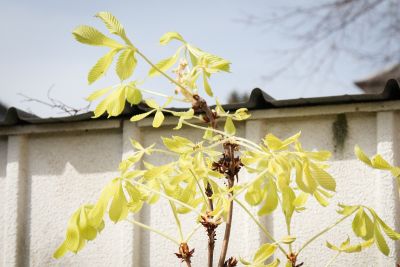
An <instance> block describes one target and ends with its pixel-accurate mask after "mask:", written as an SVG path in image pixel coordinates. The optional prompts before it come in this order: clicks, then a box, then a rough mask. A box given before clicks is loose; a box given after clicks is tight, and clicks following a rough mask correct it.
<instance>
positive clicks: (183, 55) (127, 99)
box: [54, 12, 400, 267]
mask: <svg viewBox="0 0 400 267" xmlns="http://www.w3.org/2000/svg"><path fill="white" fill-rule="evenodd" d="M96 17H97V18H99V19H100V20H101V21H102V22H104V24H105V26H106V28H107V29H108V31H109V32H110V34H113V35H115V36H116V37H118V38H119V40H116V39H113V38H111V37H109V36H106V35H105V34H103V33H101V32H100V31H98V30H97V29H95V28H93V27H91V26H79V27H77V28H76V29H75V30H74V31H73V36H74V37H75V39H76V40H77V41H78V42H80V43H83V44H87V45H92V46H103V47H107V48H109V51H108V52H107V53H106V54H105V55H104V56H103V57H101V58H100V59H99V60H98V61H97V63H96V64H95V65H94V66H93V67H92V69H91V70H90V71H89V74H88V82H89V84H92V83H94V82H95V81H97V80H98V79H99V78H101V77H102V76H103V75H104V74H105V73H106V72H107V71H108V69H109V68H110V65H111V63H112V62H113V60H114V58H116V74H117V75H118V77H119V79H120V80H121V82H120V83H119V84H117V85H114V86H110V87H107V88H104V89H100V90H97V91H95V92H93V93H92V94H91V95H89V97H88V98H87V99H88V101H94V100H99V99H101V98H102V100H101V101H100V102H99V104H98V105H97V107H96V109H95V111H94V118H98V117H100V116H105V115H107V116H108V117H114V116H118V115H120V114H121V113H122V111H123V110H124V107H125V105H126V103H129V104H131V105H137V104H139V103H145V104H146V105H147V111H146V112H144V113H141V114H138V115H135V116H133V117H132V118H131V119H130V120H131V121H132V122H136V121H140V120H142V119H144V118H146V117H150V116H151V117H152V118H153V122H152V126H153V127H154V128H158V127H160V126H161V125H162V124H163V122H164V116H165V115H169V116H172V117H175V118H176V126H175V128H174V129H175V130H178V131H177V132H176V133H177V134H176V135H173V136H171V137H169V138H162V141H163V144H164V146H163V147H156V146H155V145H151V146H148V147H144V146H142V145H141V144H140V143H139V142H137V141H135V140H132V142H131V143H132V146H133V148H134V151H135V152H133V153H132V154H131V155H130V156H129V157H126V158H125V159H124V160H123V161H122V162H121V163H120V165H119V172H120V175H119V176H118V177H114V178H113V179H111V180H110V182H109V183H108V184H107V185H105V187H104V189H103V191H102V192H101V193H100V195H99V198H98V200H97V202H96V203H90V204H85V205H83V206H81V207H79V208H78V209H77V210H76V211H75V212H74V213H73V214H72V216H71V218H70V219H69V222H68V225H67V231H66V235H65V240H64V242H62V243H61V245H60V246H59V247H58V248H57V249H56V251H55V253H54V257H55V258H60V257H62V256H64V254H65V253H67V252H68V251H70V252H74V253H77V252H79V251H80V250H82V249H84V247H85V245H86V243H87V242H88V241H90V240H93V239H95V238H96V236H97V235H98V234H99V233H100V232H101V231H102V230H103V228H104V227H105V222H104V217H105V216H109V218H110V220H111V221H113V222H115V223H117V222H120V221H128V222H129V223H132V224H134V225H136V226H138V227H141V228H143V229H145V230H148V231H152V232H154V233H155V234H158V235H161V236H162V237H164V238H165V239H167V240H169V241H170V242H171V253H174V252H175V255H176V257H177V261H182V262H184V263H185V264H186V265H187V266H191V259H192V257H200V255H196V250H195V248H194V247H192V246H191V240H192V238H193V237H194V236H195V234H196V232H197V230H198V229H199V228H203V229H204V230H205V231H203V233H205V234H207V236H208V243H207V244H204V246H206V247H208V255H207V263H205V262H204V265H205V264H207V266H209V267H211V266H213V264H214V263H216V262H218V267H228V266H237V265H238V264H239V262H241V264H243V265H245V266H253V267H256V266H257V267H261V266H264V267H266V266H269V267H272V266H279V265H280V264H281V263H282V264H286V265H285V266H291V267H299V266H302V265H303V261H302V252H303V250H304V249H305V248H306V247H307V246H308V245H309V244H311V243H312V242H313V241H314V240H316V239H317V238H319V237H321V236H323V235H324V234H325V233H326V232H328V231H329V230H331V229H332V228H334V227H336V226H338V225H340V223H341V222H343V221H344V220H346V219H347V218H349V217H350V218H352V220H353V221H352V229H351V230H352V231H353V232H354V234H355V236H357V237H358V238H359V241H356V242H351V241H350V239H349V238H347V239H345V238H344V239H345V241H344V242H343V243H341V244H338V245H335V244H331V243H330V242H327V243H326V246H327V248H328V249H331V250H335V251H337V254H336V256H335V258H336V257H337V256H339V255H340V254H342V253H356V252H360V251H362V250H364V249H366V248H368V247H371V246H373V245H375V246H376V247H377V248H378V249H379V250H380V251H381V252H382V253H383V254H385V255H388V254H389V248H388V245H387V243H386V240H385V239H386V238H391V239H393V240H399V239H400V234H399V233H397V232H396V231H394V230H393V229H392V228H391V227H390V226H388V225H387V224H386V223H385V222H384V221H383V220H382V219H381V218H380V217H379V215H378V214H377V213H376V212H375V211H374V210H373V209H371V208H369V207H366V206H364V205H361V204H360V205H345V204H339V210H338V218H337V220H336V221H333V222H332V223H331V225H330V226H329V227H327V228H325V229H321V231H320V232H319V233H318V234H317V235H315V236H313V237H311V238H310V239H309V240H298V239H296V234H295V233H293V232H292V231H291V225H292V218H293V216H294V215H295V214H296V216H300V215H298V214H297V213H295V211H296V212H301V211H303V210H304V209H305V205H306V203H307V201H308V200H309V199H310V198H314V199H315V200H316V201H317V202H319V203H320V204H321V207H326V206H327V205H328V204H329V202H328V200H329V198H331V197H332V196H333V195H334V194H335V190H336V182H335V179H334V178H333V177H332V176H331V175H330V174H329V173H328V172H327V168H328V167H329V163H328V162H327V161H328V159H329V157H330V156H331V153H330V152H328V151H307V150H306V149H303V147H302V145H301V143H300V142H299V137H300V133H298V134H296V135H294V136H291V137H289V138H287V139H284V140H282V139H280V138H278V137H276V136H274V135H273V134H271V133H268V134H266V135H265V137H264V138H263V139H262V140H259V141H260V142H253V141H251V140H248V139H245V138H241V137H239V136H236V135H235V132H236V128H235V122H238V121H243V120H246V119H248V118H249V117H250V114H249V113H248V111H247V109H245V108H240V109H238V110H236V111H233V112H228V111H225V110H224V108H223V107H222V106H221V105H220V103H219V102H218V101H217V100H216V106H215V107H211V106H210V105H209V104H208V103H207V101H206V100H205V99H204V98H203V96H204V93H205V94H206V95H208V96H209V97H212V96H213V89H212V87H211V85H210V78H211V76H213V75H215V74H218V73H221V72H229V71H230V62H229V61H227V60H225V59H223V58H221V57H219V56H216V55H213V54H211V53H208V52H205V51H203V50H201V49H200V48H198V47H196V46H195V45H193V44H191V43H189V42H188V41H187V40H185V39H184V38H183V36H181V35H180V34H179V33H177V32H168V33H166V34H164V35H163V36H162V37H161V38H160V44H161V45H168V44H170V43H174V44H178V45H179V46H178V48H177V50H176V52H175V53H174V54H173V55H172V56H170V57H167V58H165V59H162V60H160V61H159V62H158V63H153V61H152V60H150V59H149V58H148V57H147V56H146V55H145V54H144V53H143V52H142V50H141V49H140V48H139V47H136V46H135V44H134V43H132V42H131V41H130V39H129V38H128V37H127V34H126V32H125V29H124V27H123V26H122V25H121V23H120V22H119V21H118V20H117V19H116V18H115V17H114V16H113V15H112V14H110V13H108V12H100V13H98V14H97V15H96ZM139 63H146V64H148V65H149V67H150V69H149V72H148V77H154V76H157V75H160V76H162V77H163V78H165V79H166V81H167V82H169V84H170V85H172V86H171V93H170V94H165V93H164V92H159V91H153V90H147V89H143V88H141V85H140V84H141V82H139V81H138V80H131V79H130V78H131V77H132V75H133V73H134V71H135V68H136V65H137V64H139ZM151 96H157V97H158V99H160V97H164V98H165V102H163V103H157V101H156V100H154V99H152V98H151ZM174 102H183V103H185V104H186V105H187V109H185V110H182V111H176V109H170V108H169V106H170V105H171V103H174ZM222 125H223V127H222ZM218 126H219V127H218ZM182 127H193V128H194V129H196V130H198V131H200V132H202V133H203V138H202V141H200V142H194V141H192V140H190V139H187V138H184V137H181V136H179V135H178V134H179V129H181V128H182ZM156 153H161V154H165V155H168V158H170V159H171V161H170V162H169V163H167V164H162V165H160V164H157V163H151V162H144V161H142V157H143V156H144V155H147V156H149V159H151V156H152V155H154V154H156ZM355 153H356V155H357V157H358V158H359V159H360V160H361V161H362V162H364V163H365V164H367V165H369V166H371V167H373V168H378V169H384V170H388V171H391V172H392V174H393V176H395V177H396V179H397V180H399V179H400V168H398V167H394V166H391V165H390V164H389V163H387V162H386V161H385V160H384V159H383V158H382V157H381V156H379V155H376V156H374V157H372V158H369V157H368V156H366V155H365V153H364V152H363V151H362V150H361V149H360V148H359V147H358V146H356V148H355ZM243 169H245V170H246V171H247V172H248V173H249V174H251V175H252V178H251V179H250V180H249V181H247V182H244V181H242V179H241V178H240V174H241V171H242V170H243ZM240 195H244V200H240V199H243V198H239V196H240ZM160 198H163V199H165V200H166V201H167V202H168V203H169V206H170V208H171V213H172V214H173V218H174V223H175V224H176V230H177V231H176V232H177V235H176V236H170V235H169V234H166V233H164V232H163V231H162V230H159V229H155V228H153V227H151V226H150V225H146V224H144V223H142V222H140V221H136V220H134V219H130V218H131V217H132V216H129V217H128V214H130V213H131V214H134V213H138V212H140V210H141V209H142V207H143V206H144V205H157V203H158V202H159V200H160ZM250 207H256V209H254V208H252V209H250ZM234 209H243V210H244V211H245V214H246V215H247V216H248V218H249V220H252V221H254V226H255V227H258V228H260V230H261V231H260V232H261V233H262V234H263V235H265V237H266V240H268V243H265V244H263V245H261V246H260V247H259V248H258V250H257V251H254V256H253V258H249V259H242V258H240V259H238V258H237V255H228V247H229V240H230V236H231V234H234V233H232V232H231V225H232V218H233V212H234ZM251 210H252V211H254V210H257V214H253V213H252V211H251ZM273 212H282V213H283V215H284V218H285V222H286V226H287V236H285V237H280V238H277V237H274V236H273V235H272V234H271V233H270V232H269V230H268V228H267V227H266V226H265V225H263V223H262V222H261V221H260V220H259V218H260V217H262V216H267V215H269V214H271V213H273ZM188 215H189V216H192V218H193V220H192V230H191V231H189V232H184V231H183V229H182V228H183V227H182V222H181V218H182V216H188ZM184 228H185V229H188V227H184ZM218 228H222V229H223V235H222V236H221V237H220V239H221V240H222V246H221V247H218V248H217V247H215V240H216V236H217V230H218ZM349 231H350V229H349ZM197 234H198V233H197ZM221 234H222V232H221ZM294 242H301V243H300V244H302V245H299V246H298V247H300V249H298V250H297V251H296V250H294V249H293V246H292V245H293V243H294ZM204 258H206V257H204ZM335 258H334V259H335ZM334 259H331V260H329V259H328V260H326V262H323V263H324V264H326V266H328V265H330V264H331V263H332V262H333V260H334ZM204 265H203V266H204Z"/></svg>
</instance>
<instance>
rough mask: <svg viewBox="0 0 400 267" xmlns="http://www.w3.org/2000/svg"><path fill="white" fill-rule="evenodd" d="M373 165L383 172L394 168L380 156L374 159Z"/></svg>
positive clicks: (372, 160)
mask: <svg viewBox="0 0 400 267" xmlns="http://www.w3.org/2000/svg"><path fill="white" fill-rule="evenodd" d="M371 164H372V166H373V167H374V168H377V169H381V170H390V169H392V168H393V166H392V165H390V164H389V163H388V162H387V161H386V160H384V159H383V158H382V156H381V155H379V154H378V155H375V156H373V157H372V159H371Z"/></svg>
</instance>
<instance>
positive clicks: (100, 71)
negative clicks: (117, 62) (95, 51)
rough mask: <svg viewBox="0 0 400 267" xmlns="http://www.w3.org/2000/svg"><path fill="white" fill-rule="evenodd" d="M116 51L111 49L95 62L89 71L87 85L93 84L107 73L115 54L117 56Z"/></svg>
mask: <svg viewBox="0 0 400 267" xmlns="http://www.w3.org/2000/svg"><path fill="white" fill-rule="evenodd" d="M118 51H119V49H112V50H110V51H109V52H108V53H107V54H105V55H104V56H103V57H102V58H100V59H99V60H98V61H97V63H96V64H95V65H94V66H93V67H92V69H91V70H90V71H89V74H88V78H87V79H88V82H89V84H92V83H94V82H95V81H97V80H98V79H99V78H100V77H101V76H103V75H104V74H105V73H106V72H107V70H108V69H109V67H110V65H111V63H112V61H113V59H114V56H115V54H117V53H118Z"/></svg>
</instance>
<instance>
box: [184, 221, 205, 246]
mask: <svg viewBox="0 0 400 267" xmlns="http://www.w3.org/2000/svg"><path fill="white" fill-rule="evenodd" d="M200 226H201V224H200V223H199V224H198V225H196V227H195V228H193V230H192V231H191V232H190V233H189V234H188V235H187V237H186V238H185V240H184V242H186V243H188V242H189V240H190V239H191V238H192V236H193V235H194V234H195V233H196V232H197V230H198V229H199V228H200Z"/></svg>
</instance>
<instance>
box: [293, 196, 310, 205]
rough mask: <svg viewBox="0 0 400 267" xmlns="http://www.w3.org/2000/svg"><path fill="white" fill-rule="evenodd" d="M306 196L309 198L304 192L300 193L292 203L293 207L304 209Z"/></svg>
mask: <svg viewBox="0 0 400 267" xmlns="http://www.w3.org/2000/svg"><path fill="white" fill-rule="evenodd" d="M308 196H309V194H307V193H304V192H300V193H299V194H298V195H297V196H296V198H295V200H294V201H293V205H294V206H295V207H296V208H302V207H304V206H305V204H306V202H307V199H308Z"/></svg>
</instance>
